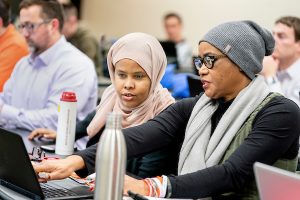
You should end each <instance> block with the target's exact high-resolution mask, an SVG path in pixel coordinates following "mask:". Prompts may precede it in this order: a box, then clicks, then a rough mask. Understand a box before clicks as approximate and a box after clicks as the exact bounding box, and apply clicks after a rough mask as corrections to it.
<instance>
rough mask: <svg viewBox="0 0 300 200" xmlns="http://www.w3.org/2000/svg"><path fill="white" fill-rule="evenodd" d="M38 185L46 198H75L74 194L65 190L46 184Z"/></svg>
mask: <svg viewBox="0 0 300 200" xmlns="http://www.w3.org/2000/svg"><path fill="white" fill-rule="evenodd" d="M40 185H41V188H42V190H43V193H44V195H45V197H46V198H54V197H66V196H76V193H75V192H72V191H71V190H67V189H65V188H56V187H54V186H52V185H49V184H47V183H40Z"/></svg>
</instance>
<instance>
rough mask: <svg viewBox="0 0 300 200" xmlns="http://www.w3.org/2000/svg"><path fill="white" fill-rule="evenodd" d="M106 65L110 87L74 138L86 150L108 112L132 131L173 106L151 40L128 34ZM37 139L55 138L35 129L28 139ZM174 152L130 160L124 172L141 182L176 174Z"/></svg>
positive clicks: (158, 52) (170, 149)
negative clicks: (85, 138)
mask: <svg viewBox="0 0 300 200" xmlns="http://www.w3.org/2000/svg"><path fill="white" fill-rule="evenodd" d="M107 61H108V69H109V74H110V78H111V80H112V85H111V86H109V87H108V88H107V89H106V90H105V91H104V93H103V96H102V98H101V102H100V104H99V106H98V109H97V114H96V116H95V117H94V119H93V120H92V121H91V118H90V119H86V120H84V121H83V122H80V123H78V124H77V127H76V138H78V137H80V135H81V136H82V135H88V136H89V138H90V141H89V142H88V146H90V145H92V144H95V143H97V142H98V141H99V137H100V135H101V134H102V132H103V130H104V128H105V119H106V116H107V114H108V113H109V112H112V111H114V112H120V113H121V114H122V116H123V120H122V127H124V128H126V127H133V126H137V125H140V124H142V123H144V122H146V121H148V120H149V119H152V118H153V117H155V116H156V115H158V114H159V113H160V112H162V111H163V110H164V109H166V108H167V107H169V106H170V105H171V104H173V103H174V102H175V100H174V98H173V97H172V96H171V94H170V93H169V92H168V91H167V89H165V88H162V86H161V84H160V80H161V78H162V76H163V74H164V71H165V68H166V55H165V53H164V51H163V49H162V47H161V45H160V44H159V42H158V41H157V39H155V38H154V37H153V36H150V35H147V34H144V33H131V34H127V35H125V36H123V37H121V38H120V39H119V40H117V41H116V43H115V44H114V45H113V46H112V47H111V49H110V51H109V52H108V58H107ZM91 117H92V115H91ZM90 122H91V123H90ZM89 123H90V124H89ZM86 128H87V131H86ZM38 136H44V137H47V138H56V132H55V131H54V130H48V129H37V130H35V131H34V132H32V133H31V134H30V135H29V139H33V138H34V137H38ZM176 151H178V149H177V148H176V146H172V145H170V146H169V147H168V148H165V149H162V150H159V151H157V152H154V153H151V154H148V155H146V156H143V157H140V158H137V159H132V160H131V161H128V162H127V163H128V164H127V172H130V173H132V174H134V175H136V176H139V177H143V178H145V177H151V176H156V175H161V174H162V173H167V174H170V173H176V169H177V165H176V163H177V154H176V153H175V152H176Z"/></svg>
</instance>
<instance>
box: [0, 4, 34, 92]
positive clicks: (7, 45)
mask: <svg viewBox="0 0 300 200" xmlns="http://www.w3.org/2000/svg"><path fill="white" fill-rule="evenodd" d="M28 53H29V50H28V45H27V44H26V41H25V39H24V37H23V36H22V35H20V33H19V32H18V31H17V30H16V29H15V27H14V25H13V24H11V23H10V5H9V1H8V0H0V92H2V90H3V86H4V83H5V82H6V81H7V79H8V78H9V77H10V74H11V73H12V71H13V69H14V67H15V65H16V63H17V62H18V61H19V60H20V59H21V58H22V57H23V56H25V55H27V54H28Z"/></svg>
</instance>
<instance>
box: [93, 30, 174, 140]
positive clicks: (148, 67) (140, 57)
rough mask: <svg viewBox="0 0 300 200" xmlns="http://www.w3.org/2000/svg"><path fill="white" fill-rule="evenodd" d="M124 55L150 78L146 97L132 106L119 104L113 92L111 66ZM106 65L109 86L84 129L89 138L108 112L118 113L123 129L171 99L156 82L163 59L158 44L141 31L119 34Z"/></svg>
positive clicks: (165, 62)
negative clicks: (120, 36) (121, 35)
mask: <svg viewBox="0 0 300 200" xmlns="http://www.w3.org/2000/svg"><path fill="white" fill-rule="evenodd" d="M125 58H128V59H131V60H133V61H135V62H136V63H138V64H139V65H140V66H141V67H142V68H143V69H144V70H145V71H146V73H147V75H148V76H149V78H150V80H151V88H150V92H149V96H148V98H147V99H146V100H145V101H144V102H143V103H142V104H140V105H139V106H138V107H136V108H128V107H126V106H124V105H122V103H121V101H120V99H119V97H118V95H117V93H116V91H115V67H114V66H115V64H116V63H117V62H118V61H120V60H122V59H125ZM107 64H108V70H109V75H110V78H111V81H112V85H110V86H109V87H108V88H107V89H105V91H104V92H103V95H102V98H101V102H100V104H99V105H98V107H97V113H96V115H95V117H94V118H93V120H92V122H91V123H90V125H89V126H88V128H87V132H88V135H89V137H93V136H94V135H96V134H97V133H98V132H99V131H100V129H101V128H102V127H103V126H104V125H105V120H106V116H107V115H108V113H110V112H112V111H114V112H120V113H121V114H122V127H123V128H127V127H131V126H137V125H139V124H142V123H144V122H146V121H148V120H149V119H152V118H153V117H155V116H156V115H158V114H159V113H160V112H161V111H163V110H164V109H165V108H167V107H168V106H169V105H171V104H173V103H174V102H175V100H174V98H173V97H172V96H171V95H170V93H169V91H168V90H167V89H165V88H163V87H162V86H161V84H160V80H161V78H162V76H163V75H164V72H165V68H166V65H167V59H166V55H165V53H164V50H163V49H162V47H161V45H160V43H159V42H158V41H157V39H156V38H154V37H153V36H150V35H148V34H145V33H130V34H127V35H125V36H123V37H122V38H120V39H119V40H118V41H117V42H116V43H114V44H113V46H112V47H111V48H110V50H109V52H108V55H107Z"/></svg>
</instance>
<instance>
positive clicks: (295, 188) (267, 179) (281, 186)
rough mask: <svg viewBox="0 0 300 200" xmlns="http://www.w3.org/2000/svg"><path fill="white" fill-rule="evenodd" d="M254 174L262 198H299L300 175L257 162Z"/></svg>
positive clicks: (268, 199)
mask: <svg viewBox="0 0 300 200" xmlns="http://www.w3.org/2000/svg"><path fill="white" fill-rule="evenodd" d="M254 174H255V179H256V184H257V187H258V192H259V196H260V199H261V200H299V199H300V175H299V174H296V173H292V172H289V171H286V170H282V169H279V168H276V167H273V166H269V165H265V164H262V163H258V162H256V163H255V164H254Z"/></svg>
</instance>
